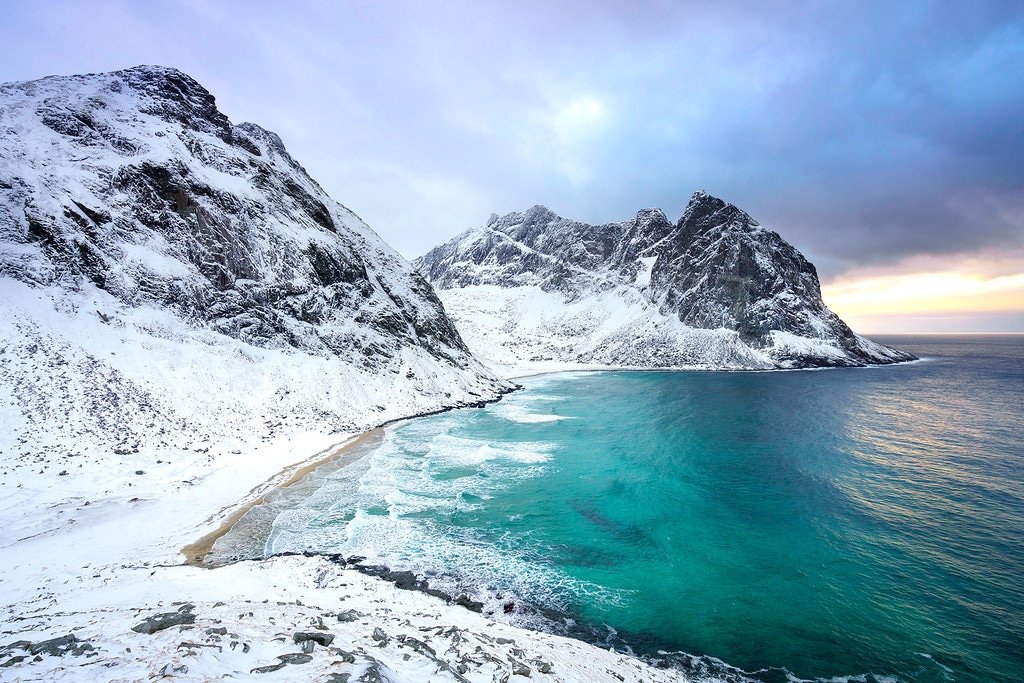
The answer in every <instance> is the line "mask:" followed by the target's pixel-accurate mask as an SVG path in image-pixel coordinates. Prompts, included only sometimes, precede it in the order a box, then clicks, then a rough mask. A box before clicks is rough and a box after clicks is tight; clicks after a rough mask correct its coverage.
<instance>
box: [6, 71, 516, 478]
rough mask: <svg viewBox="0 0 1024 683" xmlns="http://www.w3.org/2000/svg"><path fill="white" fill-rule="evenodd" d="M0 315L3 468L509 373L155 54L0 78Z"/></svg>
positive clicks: (368, 416) (284, 162)
mask: <svg viewBox="0 0 1024 683" xmlns="http://www.w3.org/2000/svg"><path fill="white" fill-rule="evenodd" d="M0 310H2V315H0V452H2V453H4V454H5V456H10V463H20V464H14V465H11V466H13V467H21V466H24V467H31V463H32V462H33V459H34V458H35V457H36V454H38V453H40V452H42V451H46V452H48V453H50V454H51V455H52V454H53V453H63V457H64V458H65V460H66V463H67V466H68V469H71V471H72V473H79V472H81V470H79V469H77V468H78V467H79V466H80V465H82V464H83V463H85V464H87V463H90V462H91V463H95V464H96V465H97V466H111V465H112V464H114V463H115V461H117V460H118V458H120V459H122V460H125V461H132V460H133V459H142V458H144V459H145V462H147V463H150V464H151V463H152V462H153V458H152V457H151V456H153V455H154V454H161V453H162V454H164V455H165V458H164V459H166V455H167V454H168V453H173V452H177V453H179V454H180V453H182V452H185V453H191V452H194V451H195V450H197V449H198V450H200V451H202V450H204V449H206V448H211V449H212V450H213V451H217V450H224V449H232V448H245V444H247V443H250V442H252V441H254V440H260V439H269V438H272V436H273V435H275V434H276V435H281V434H291V433H299V432H302V431H312V432H320V433H325V432H333V431H336V430H349V431H351V430H353V429H361V428H366V427H368V426H372V425H374V424H378V423H380V422H382V421H385V420H387V419H390V418H396V417H400V416H405V415H410V414H415V413H420V412H426V411H433V410H438V409H441V408H444V407H449V406H457V405H465V404H470V403H475V402H479V401H481V400H485V399H493V398H495V397H496V396H498V395H500V394H501V393H502V392H504V391H506V390H508V388H509V385H508V383H507V382H505V381H504V380H500V379H498V378H496V377H495V376H494V375H493V374H491V373H490V372H489V371H488V370H485V369H484V368H483V367H482V366H481V365H480V364H479V363H478V362H477V361H476V360H475V359H474V358H473V357H472V355H471V354H470V353H469V352H468V350H467V349H466V346H465V344H464V343H463V341H462V339H461V338H460V336H459V333H458V332H457V331H456V329H455V327H454V326H453V325H452V323H451V321H450V320H449V319H448V317H447V316H446V315H445V313H444V310H443V309H442V307H441V304H440V303H439V301H438V300H437V298H436V296H435V295H434V292H433V290H432V289H431V287H430V285H429V284H427V282H426V281H424V279H423V278H422V277H420V275H419V274H417V273H416V272H415V271H414V270H413V269H412V268H411V267H410V265H409V264H408V263H407V262H406V261H405V260H404V259H402V258H401V257H400V256H399V255H398V254H396V253H395V252H394V251H393V250H392V249H390V248H389V247H388V246H387V245H385V244H384V243H383V242H382V241H381V240H380V238H379V237H377V235H376V234H374V233H373V231H372V230H371V229H370V228H369V227H367V225H366V224H365V223H363V221H362V220H360V219H359V217H358V216H356V215H355V214H354V213H352V212H351V211H349V210H348V209H346V208H345V207H343V206H341V205H339V204H337V203H336V202H335V201H334V200H332V199H331V198H330V197H329V196H328V195H327V194H326V193H325V192H324V190H323V189H321V188H320V186H319V185H317V183H316V182H315V181H313V179H312V178H310V176H309V175H308V174H307V173H306V171H305V170H304V169H303V168H302V166H300V165H299V164H298V163H297V162H296V161H295V160H294V159H293V158H292V157H291V156H290V155H289V154H288V152H287V151H286V150H285V147H284V145H283V144H282V142H281V140H280V138H279V137H278V136H277V135H275V134H274V133H271V132H269V131H267V130H264V129H262V128H260V127H259V126H257V125H255V124H251V123H243V124H239V125H233V124H232V123H231V122H230V121H229V120H228V119H227V117H225V116H224V114H222V113H221V112H220V111H218V109H217V106H216V102H215V100H214V97H213V95H211V94H210V93H209V92H207V91H206V90H205V89H204V88H203V87H202V86H201V85H200V84H199V83H197V82H196V81H195V80H193V79H192V78H190V77H189V76H187V75H186V74H184V73H181V72H180V71H177V70H175V69H169V68H162V67H151V66H142V67H136V68H132V69H127V70H124V71H117V72H112V73H104V74H90V75H83V76H70V77H49V78H44V79H41V80H37V81H32V82H25V83H10V84H6V85H2V86H0ZM140 451H141V453H140ZM147 454H148V455H147ZM202 457H203V458H205V457H206V456H205V455H204V456H202ZM175 459H177V458H175ZM5 461H6V459H5ZM10 463H7V462H5V465H6V464H10ZM36 469H39V470H40V473H42V469H43V468H36ZM132 469H134V467H132ZM56 474H57V472H50V473H47V476H50V475H53V476H56ZM65 481H67V480H65ZM41 485H43V484H42V483H41Z"/></svg>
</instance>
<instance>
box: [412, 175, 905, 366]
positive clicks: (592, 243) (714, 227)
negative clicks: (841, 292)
mask: <svg viewBox="0 0 1024 683" xmlns="http://www.w3.org/2000/svg"><path fill="white" fill-rule="evenodd" d="M416 265H417V267H418V268H419V269H420V271H421V272H422V273H423V274H424V275H425V276H426V277H427V279H428V280H430V281H431V282H432V283H433V284H434V286H435V287H436V288H437V289H438V290H439V294H440V296H441V298H442V300H443V301H444V303H445V306H446V307H447V308H448V310H449V313H450V314H451V315H452V316H453V317H454V318H455V319H456V322H457V323H458V325H459V327H460V329H461V331H462V333H463V335H464V336H465V337H466V339H467V341H468V342H469V344H470V347H471V348H472V349H473V350H474V351H476V352H478V353H479V354H481V355H482V356H485V357H488V358H490V359H491V360H492V361H494V362H496V363H497V364H498V365H509V366H516V365H519V366H526V367H529V366H531V365H533V366H538V367H539V366H544V365H545V364H557V363H576V364H581V365H613V366H633V367H700V368H723V369H742V368H750V369H755V368H757V369H760V368H798V367H816V366H843V365H865V364H876V363H893V362H899V361H905V360H910V359H912V356H910V355H909V354H906V353H903V352H900V351H896V350H893V349H889V348H886V347H884V346H881V345H879V344H876V343H874V342H872V341H870V340H868V339H865V338H864V337H861V336H858V335H856V334H854V333H853V331H851V330H850V328H849V327H848V326H847V325H846V324H845V323H844V322H843V321H842V320H840V319H839V317H838V316H836V315H835V314H834V313H832V312H831V311H830V310H829V309H828V308H827V307H826V306H825V304H824V302H823V301H822V299H821V288H820V285H819V282H818V275H817V272H816V271H815V268H814V266H813V265H812V264H811V263H810V262H809V261H807V259H806V258H804V257H803V255H802V254H801V253H800V252H799V251H797V250H796V249H795V248H794V247H793V246H792V245H790V244H788V243H787V242H786V241H785V240H783V239H782V238H781V237H780V236H779V235H778V234H777V233H775V232H773V231H771V230H769V229H767V228H765V227H763V226H761V225H759V224H758V223H757V221H755V220H754V219H753V218H751V217H750V216H749V215H747V214H746V213H744V212H743V211H741V210H740V209H738V208H736V207H735V206H733V205H732V204H728V203H726V202H724V201H722V200H721V199H718V198H717V197H713V196H711V195H709V194H707V193H706V192H696V193H694V195H693V197H692V198H691V199H690V202H689V204H688V205H687V207H686V209H685V211H684V212H683V215H682V217H681V218H680V219H679V220H678V221H676V222H674V223H673V222H671V221H670V220H669V219H668V218H667V217H666V215H665V214H664V212H662V211H661V210H659V209H645V210H642V211H640V212H639V213H637V215H636V217H635V218H633V219H631V220H627V221H623V222H621V223H609V224H605V225H596V226H595V225H587V224H585V223H580V222H577V221H572V220H568V219H565V218H562V217H560V216H558V215H556V214H554V213H553V212H552V211H550V210H549V209H546V208H545V207H542V206H535V207H533V208H532V209H530V210H528V211H526V212H525V213H511V214H508V215H506V216H504V217H498V216H496V215H495V216H492V217H491V219H490V221H489V222H488V223H487V225H486V226H484V227H482V228H479V229H474V230H469V231H467V232H466V233H463V234H462V235H460V236H458V237H456V238H455V239H453V240H452V241H450V242H448V243H447V244H444V245H442V246H439V247H437V248H435V249H433V250H432V251H430V252H429V253H428V254H426V255H425V256H423V257H421V258H420V259H418V260H417V261H416Z"/></svg>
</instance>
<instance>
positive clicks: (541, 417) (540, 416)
mask: <svg viewBox="0 0 1024 683" xmlns="http://www.w3.org/2000/svg"><path fill="white" fill-rule="evenodd" d="M491 413H492V414H494V415H498V416H499V417H502V418H504V419H506V420H510V421H512V422H521V423H524V424H529V423H534V422H536V423H541V422H558V421H560V420H568V419H571V418H569V417H566V416H564V415H554V414H552V413H546V412H533V411H531V410H530V409H529V408H527V407H526V406H524V405H521V404H518V403H511V402H509V403H506V404H500V405H498V406H496V407H495V408H493V409H492V410H491Z"/></svg>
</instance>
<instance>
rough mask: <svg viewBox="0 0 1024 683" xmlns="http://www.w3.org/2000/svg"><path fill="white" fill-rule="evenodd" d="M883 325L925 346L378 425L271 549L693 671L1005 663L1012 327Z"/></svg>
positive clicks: (1019, 344) (1011, 626) (1014, 663)
mask: <svg viewBox="0 0 1024 683" xmlns="http://www.w3.org/2000/svg"><path fill="white" fill-rule="evenodd" d="M881 341H883V342H885V343H889V344H893V345H896V346H898V347H901V348H905V349H908V350H910V351H912V352H914V353H915V354H917V355H919V356H921V357H922V358H924V359H925V360H923V361H921V362H917V363H913V364H907V365H899V366H893V367H880V368H865V369H845V370H826V371H795V372H769V373H708V372H671V373H668V372H666V373H660V372H608V373H576V374H557V375H548V376H540V377H534V378H528V379H526V380H523V384H524V385H525V387H526V388H525V390H524V391H521V392H518V393H516V394H513V395H510V396H508V397H506V398H505V399H504V400H502V401H501V402H499V403H497V404H493V405H490V406H488V407H486V408H481V409H469V410H461V411H454V412H450V413H445V414H442V415H437V416H431V417H426V418H419V419H415V420H410V421H407V422H403V423H400V424H398V425H395V426H392V427H390V428H389V429H388V430H387V431H386V433H385V435H384V438H383V439H381V440H379V441H378V442H376V443H373V444H371V445H369V446H368V447H367V448H368V450H369V452H368V453H367V454H366V455H365V456H364V457H363V458H361V459H360V460H359V461H357V462H356V463H354V464H353V465H350V466H347V467H345V468H343V469H340V470H338V471H336V472H333V473H331V474H330V475H328V476H326V477H325V478H323V479H322V480H321V481H319V482H318V483H317V485H316V486H312V487H308V488H307V490H306V491H305V492H304V493H303V495H302V496H301V497H299V499H298V500H295V501H292V502H291V503H290V504H289V505H288V506H286V508H285V509H283V510H280V511H279V512H278V513H277V515H276V518H275V520H274V523H273V531H272V532H271V534H270V538H269V539H268V541H267V552H280V551H285V550H314V551H324V552H341V553H346V554H355V555H362V556H366V557H367V558H369V559H370V560H371V561H377V562H382V563H384V564H387V565H388V566H389V567H391V568H392V569H414V570H416V571H418V572H421V573H423V574H424V575H426V576H428V577H431V581H432V583H434V584H436V585H438V586H440V587H442V588H447V589H449V590H451V591H469V592H471V593H474V594H476V595H477V596H478V597H480V598H481V599H484V600H485V601H486V602H487V605H488V609H491V610H496V611H497V612H498V615H499V618H507V619H511V620H514V621H520V622H522V623H525V624H529V625H532V626H535V627H540V628H547V629H550V630H556V631H558V630H562V631H565V632H570V633H574V634H576V635H579V636H581V637H585V638H588V639H590V640H592V641H595V642H599V643H602V644H605V645H613V646H616V647H620V648H628V649H631V650H632V651H634V652H635V653H637V654H639V655H644V656H648V657H652V658H659V659H664V660H666V661H669V662H670V663H672V664H674V665H677V666H682V667H684V668H688V669H690V670H691V671H693V672H694V673H695V674H699V675H701V676H706V677H707V678H710V679H720V680H761V681H783V680H787V679H789V680H793V679H794V678H799V679H809V680H816V679H825V680H840V681H842V680H858V681H870V680H872V677H874V679H876V680H894V681H895V680H898V681H914V682H931V681H936V682H937V681H957V682H974V681H978V682H980V681H1021V680H1024V337H1020V336H1001V337H996V336H984V337H981V336H978V337H973V336H972V337H920V336H915V337H906V338H883V339H881ZM508 602H511V603H513V604H514V611H513V612H512V614H511V615H507V616H506V615H504V610H503V609H502V606H503V605H504V604H505V603H508ZM665 653H672V654H665ZM741 672H742V673H741Z"/></svg>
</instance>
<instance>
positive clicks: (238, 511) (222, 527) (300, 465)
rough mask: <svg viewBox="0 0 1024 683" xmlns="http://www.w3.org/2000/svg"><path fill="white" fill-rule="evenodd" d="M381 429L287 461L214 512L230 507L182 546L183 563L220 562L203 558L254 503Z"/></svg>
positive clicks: (209, 567) (319, 466) (294, 481)
mask: <svg viewBox="0 0 1024 683" xmlns="http://www.w3.org/2000/svg"><path fill="white" fill-rule="evenodd" d="M381 430H383V426H381V427H375V428H373V429H368V430H366V431H365V432H360V433H358V434H355V435H353V436H350V437H349V438H348V439H346V440H345V441H340V442H338V443H337V444H335V445H333V446H331V447H329V448H327V449H325V450H322V451H320V452H318V453H316V454H314V455H313V456H312V457H310V458H307V459H306V460H303V461H300V462H297V463H294V464H292V465H288V466H286V467H284V468H283V469H282V470H281V471H280V472H278V473H277V474H275V475H274V476H272V477H270V479H267V480H266V481H264V482H263V483H261V484H259V485H258V486H256V487H255V488H253V489H252V490H251V491H250V492H249V494H248V495H247V496H246V497H245V498H244V499H243V500H242V502H240V503H236V504H235V505H228V506H226V507H224V508H222V509H221V512H220V513H218V514H217V515H214V517H217V516H219V515H221V514H223V513H224V511H226V510H229V509H231V510H232V511H231V512H230V513H229V514H228V515H227V517H225V518H224V519H223V521H222V522H221V523H220V524H219V525H218V526H217V528H216V529H214V530H213V531H211V532H209V533H207V534H206V535H204V536H202V537H201V538H199V539H198V540H196V541H193V542H192V543H189V544H187V545H185V546H184V547H182V549H181V554H182V555H184V556H185V562H184V564H186V565H190V566H193V567H203V568H207V569H213V568H214V567H217V566H221V565H217V564H210V563H207V562H206V559H207V558H208V557H209V555H210V553H211V552H212V551H213V546H214V544H215V543H216V542H217V541H218V540H219V539H220V538H222V537H223V536H225V535H226V534H227V533H228V532H230V531H231V529H233V528H234V526H235V525H236V524H237V523H238V522H239V521H240V520H241V519H242V518H243V517H244V516H245V515H246V513H248V512H249V511H250V510H252V509H253V508H255V507H256V506H258V505H262V504H264V503H265V502H266V501H267V498H268V497H269V496H271V495H273V494H274V493H275V492H277V491H279V490H281V489H284V488H287V487H289V486H292V485H294V484H296V483H298V482H300V481H302V480H303V479H304V478H305V477H306V476H308V475H309V474H311V473H313V472H315V471H316V470H318V469H320V468H321V467H323V466H324V465H328V464H330V463H332V462H334V461H340V460H342V459H344V457H345V456H346V455H348V454H349V453H350V451H351V450H352V449H354V448H355V447H356V446H358V445H359V444H361V443H363V442H364V441H365V440H366V439H367V438H369V437H370V436H372V435H374V434H376V433H380V432H381ZM356 459H357V458H353V459H352V462H355V460H356ZM346 464H348V463H346ZM280 478H284V481H281V482H280V483H276V482H277V480H278V479H280ZM212 519H213V518H210V520H212ZM210 520H208V521H210Z"/></svg>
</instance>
